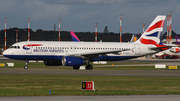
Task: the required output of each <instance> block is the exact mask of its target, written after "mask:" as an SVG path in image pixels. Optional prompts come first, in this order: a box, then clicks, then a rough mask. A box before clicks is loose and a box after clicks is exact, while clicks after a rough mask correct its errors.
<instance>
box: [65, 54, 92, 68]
mask: <svg viewBox="0 0 180 101" xmlns="http://www.w3.org/2000/svg"><path fill="white" fill-rule="evenodd" d="M88 63H89V60H88V59H86V58H81V57H73V56H65V57H62V65H64V66H80V65H85V64H88Z"/></svg>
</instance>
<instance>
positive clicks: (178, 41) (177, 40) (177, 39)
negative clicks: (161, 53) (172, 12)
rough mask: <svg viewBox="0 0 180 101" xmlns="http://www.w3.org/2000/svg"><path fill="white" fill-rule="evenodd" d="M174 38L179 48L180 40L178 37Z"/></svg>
mask: <svg viewBox="0 0 180 101" xmlns="http://www.w3.org/2000/svg"><path fill="white" fill-rule="evenodd" d="M175 37H176V44H177V45H178V46H179V45H180V38H179V37H178V36H175Z"/></svg>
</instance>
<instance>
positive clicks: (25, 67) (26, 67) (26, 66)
mask: <svg viewBox="0 0 180 101" xmlns="http://www.w3.org/2000/svg"><path fill="white" fill-rule="evenodd" d="M28 63H29V61H28V60H26V65H25V66H24V69H28Z"/></svg>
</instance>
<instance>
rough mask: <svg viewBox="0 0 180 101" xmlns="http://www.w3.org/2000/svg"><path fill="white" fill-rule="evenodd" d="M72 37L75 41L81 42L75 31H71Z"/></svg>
mask: <svg viewBox="0 0 180 101" xmlns="http://www.w3.org/2000/svg"><path fill="white" fill-rule="evenodd" d="M70 34H71V37H72V40H73V41H77V42H80V40H79V38H78V37H77V36H76V34H75V33H74V32H73V31H70Z"/></svg>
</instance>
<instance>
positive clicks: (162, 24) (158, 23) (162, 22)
mask: <svg viewBox="0 0 180 101" xmlns="http://www.w3.org/2000/svg"><path fill="white" fill-rule="evenodd" d="M163 26H164V20H161V21H159V22H157V23H155V24H154V25H153V26H151V27H149V28H148V29H147V30H146V31H145V32H150V31H152V30H153V29H155V28H161V27H163Z"/></svg>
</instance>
